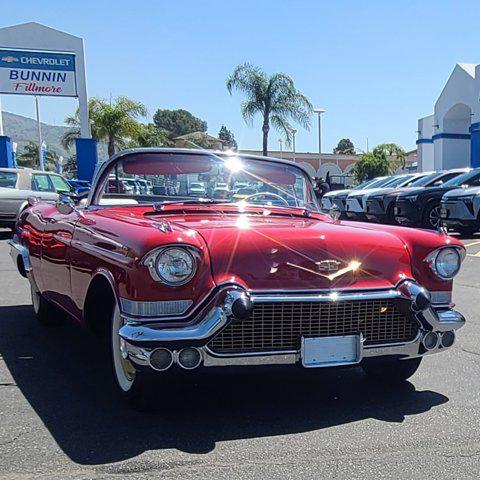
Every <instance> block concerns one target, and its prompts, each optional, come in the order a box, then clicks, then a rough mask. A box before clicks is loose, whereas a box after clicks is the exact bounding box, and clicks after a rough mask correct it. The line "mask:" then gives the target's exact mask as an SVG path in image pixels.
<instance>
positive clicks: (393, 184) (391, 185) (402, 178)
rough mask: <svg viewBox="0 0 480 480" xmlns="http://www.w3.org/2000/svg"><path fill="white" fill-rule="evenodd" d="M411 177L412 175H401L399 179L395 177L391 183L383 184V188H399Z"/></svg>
mask: <svg viewBox="0 0 480 480" xmlns="http://www.w3.org/2000/svg"><path fill="white" fill-rule="evenodd" d="M412 176H413V175H401V176H400V177H396V178H394V179H393V180H392V181H391V182H388V183H387V184H385V186H386V187H388V188H394V187H399V186H400V185H403V184H404V183H407V182H408V181H409V180H410V179H411V178H412Z"/></svg>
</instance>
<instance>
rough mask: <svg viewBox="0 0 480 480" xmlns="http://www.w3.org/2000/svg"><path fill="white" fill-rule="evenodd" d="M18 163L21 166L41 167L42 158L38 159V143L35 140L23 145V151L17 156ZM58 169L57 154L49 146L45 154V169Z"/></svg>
mask: <svg viewBox="0 0 480 480" xmlns="http://www.w3.org/2000/svg"><path fill="white" fill-rule="evenodd" d="M17 163H18V165H19V166H21V167H28V168H36V169H39V168H40V160H39V159H38V145H37V144H36V143H34V142H31V141H30V142H28V143H27V145H25V147H23V152H22V153H21V154H20V155H18V156H17ZM56 169H57V155H56V153H55V152H54V151H53V150H49V149H48V146H47V154H46V156H45V170H50V171H55V170H56Z"/></svg>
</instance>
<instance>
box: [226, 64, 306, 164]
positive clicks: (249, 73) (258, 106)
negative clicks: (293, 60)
mask: <svg viewBox="0 0 480 480" xmlns="http://www.w3.org/2000/svg"><path fill="white" fill-rule="evenodd" d="M227 89H228V91H229V93H230V94H231V93H232V91H233V90H234V89H236V90H239V91H241V92H243V93H244V94H245V95H246V97H247V99H246V100H245V101H244V102H243V103H242V106H241V112H242V116H243V118H244V120H245V122H246V123H247V124H251V122H252V120H253V117H254V116H255V115H256V114H257V113H260V114H261V115H262V117H263V123H262V133H263V154H264V155H267V154H268V133H269V131H270V125H272V126H273V128H275V129H276V130H279V131H281V132H283V133H284V134H285V137H286V139H287V143H288V144H290V142H291V139H292V130H293V127H292V125H291V124H290V123H289V120H293V121H294V122H296V123H298V124H300V125H301V126H302V127H304V128H306V129H307V130H308V129H309V128H310V115H311V113H312V110H313V108H312V104H311V103H310V102H309V101H308V99H307V98H306V97H305V96H304V95H303V94H302V93H300V92H299V91H298V90H297V89H296V88H295V85H294V83H293V80H292V79H291V78H290V77H289V76H288V75H285V74H284V73H275V74H273V75H272V76H270V77H269V76H268V75H267V74H266V73H265V72H264V71H263V70H262V69H260V68H258V67H255V66H253V65H251V64H249V63H244V64H243V65H239V66H238V67H237V68H235V70H234V71H233V73H232V75H230V76H229V77H228V78H227Z"/></svg>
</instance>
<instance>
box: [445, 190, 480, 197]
mask: <svg viewBox="0 0 480 480" xmlns="http://www.w3.org/2000/svg"><path fill="white" fill-rule="evenodd" d="M466 195H480V187H470V188H463V187H459V188H455V189H454V190H450V191H448V192H446V193H445V194H444V195H443V198H445V199H450V200H452V199H454V198H455V197H465V196H466Z"/></svg>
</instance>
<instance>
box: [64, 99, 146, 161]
mask: <svg viewBox="0 0 480 480" xmlns="http://www.w3.org/2000/svg"><path fill="white" fill-rule="evenodd" d="M88 110H89V116H90V121H91V125H92V137H93V138H94V139H95V140H98V141H101V142H105V143H106V144H107V150H108V154H109V155H110V156H111V155H113V154H114V153H115V152H116V151H118V150H121V149H122V148H125V147H126V146H127V145H128V143H129V141H130V140H131V138H132V137H133V136H134V135H135V132H136V131H137V128H138V122H137V120H138V119H139V118H142V117H145V116H146V115H147V109H146V108H145V106H144V105H143V104H142V103H140V102H136V101H134V100H131V99H130V98H127V97H118V98H116V99H115V100H114V101H113V103H112V102H107V101H105V100H102V99H99V98H92V99H90V101H89V103H88ZM65 123H67V124H68V125H70V126H72V127H73V128H72V129H71V130H70V131H68V132H66V133H65V135H64V136H63V138H62V144H63V146H64V147H65V148H67V149H68V148H70V147H71V146H72V145H73V143H74V142H75V139H76V138H78V137H79V136H80V115H79V112H78V109H77V112H76V113H75V115H74V116H71V117H67V118H66V119H65Z"/></svg>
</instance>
